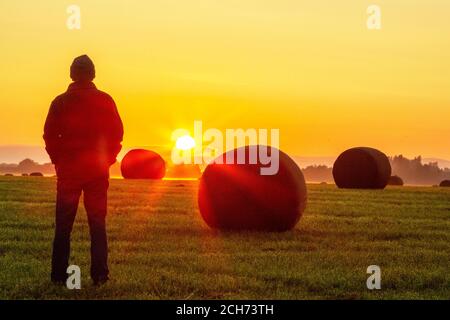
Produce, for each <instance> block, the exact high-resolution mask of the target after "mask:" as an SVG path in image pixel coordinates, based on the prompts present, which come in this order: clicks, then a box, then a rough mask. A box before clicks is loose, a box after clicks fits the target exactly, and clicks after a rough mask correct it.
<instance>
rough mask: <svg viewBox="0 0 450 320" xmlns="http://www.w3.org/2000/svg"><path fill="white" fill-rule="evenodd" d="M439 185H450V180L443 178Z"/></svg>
mask: <svg viewBox="0 0 450 320" xmlns="http://www.w3.org/2000/svg"><path fill="white" fill-rule="evenodd" d="M439 187H450V180H443V181H441V183H440V184H439Z"/></svg>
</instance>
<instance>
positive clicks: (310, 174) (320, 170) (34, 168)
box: [0, 155, 450, 185]
mask: <svg viewBox="0 0 450 320" xmlns="http://www.w3.org/2000/svg"><path fill="white" fill-rule="evenodd" d="M389 160H390V162H391V166H392V174H393V175H397V176H399V177H401V178H402V179H403V181H404V182H405V183H406V184H418V185H438V184H439V183H440V182H441V181H442V180H445V179H450V168H439V166H438V164H437V162H430V163H427V164H422V157H420V156H419V157H416V158H414V159H412V160H410V159H407V158H405V157H404V156H402V155H399V156H394V157H391V158H389ZM302 171H303V174H304V175H305V179H306V181H310V182H329V183H333V182H334V180H333V174H332V168H331V167H328V166H325V165H312V166H307V167H306V168H302ZM32 172H41V173H42V174H44V175H54V174H55V168H54V167H53V165H52V164H51V163H44V164H39V163H37V162H35V161H33V160H31V159H25V160H22V161H21V162H19V163H18V164H9V163H1V164H0V174H15V175H21V174H24V173H25V174H30V173H32ZM110 173H111V176H121V174H120V163H119V162H116V163H115V164H114V165H113V166H112V167H111V170H110Z"/></svg>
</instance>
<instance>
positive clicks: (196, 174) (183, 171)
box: [166, 164, 202, 179]
mask: <svg viewBox="0 0 450 320" xmlns="http://www.w3.org/2000/svg"><path fill="white" fill-rule="evenodd" d="M201 175H202V171H201V170H200V166H199V165H198V164H176V165H171V166H169V168H168V169H167V173H166V178H173V179H177V178H180V179H198V178H200V176H201Z"/></svg>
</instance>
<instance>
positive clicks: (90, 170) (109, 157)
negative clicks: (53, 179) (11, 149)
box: [44, 82, 123, 178]
mask: <svg viewBox="0 0 450 320" xmlns="http://www.w3.org/2000/svg"><path fill="white" fill-rule="evenodd" d="M122 138H123V125H122V120H121V119H120V116H119V113H118V111H117V108H116V104H115V103H114V100H113V99H112V98H111V97H110V96H109V95H108V94H106V93H104V92H102V91H100V90H97V88H96V87H95V85H94V83H92V82H73V83H72V84H70V85H69V88H68V89H67V91H66V92H65V93H63V94H61V95H59V96H58V97H56V98H55V100H53V102H52V104H51V106H50V110H49V112H48V116H47V120H46V121H45V127H44V140H45V145H46V150H47V152H48V154H49V156H50V158H51V160H52V163H54V164H55V168H56V172H57V175H58V177H74V178H86V177H95V176H100V175H105V174H106V175H107V174H108V171H109V167H110V166H111V165H112V164H113V163H114V162H115V161H116V157H117V154H118V153H119V151H120V149H121V148H122V145H121V142H122Z"/></svg>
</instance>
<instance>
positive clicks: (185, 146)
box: [175, 135, 195, 150]
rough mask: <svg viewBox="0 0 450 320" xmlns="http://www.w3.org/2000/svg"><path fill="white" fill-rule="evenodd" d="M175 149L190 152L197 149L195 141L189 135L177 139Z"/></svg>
mask: <svg viewBox="0 0 450 320" xmlns="http://www.w3.org/2000/svg"><path fill="white" fill-rule="evenodd" d="M175 147H176V148H177V149H179V150H190V149H192V148H194V147H195V140H194V138H192V137H191V136H189V135H185V136H181V137H179V138H178V139H177V142H176V143H175Z"/></svg>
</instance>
